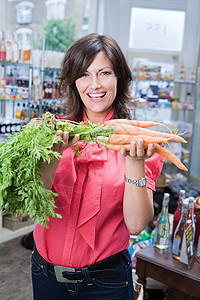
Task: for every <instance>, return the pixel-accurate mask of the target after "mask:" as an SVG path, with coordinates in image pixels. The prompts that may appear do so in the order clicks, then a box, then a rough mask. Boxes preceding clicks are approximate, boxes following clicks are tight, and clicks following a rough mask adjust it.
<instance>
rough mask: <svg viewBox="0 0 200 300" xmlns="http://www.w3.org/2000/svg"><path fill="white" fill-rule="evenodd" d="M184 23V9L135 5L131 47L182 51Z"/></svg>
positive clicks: (132, 11)
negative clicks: (164, 8) (138, 6)
mask: <svg viewBox="0 0 200 300" xmlns="http://www.w3.org/2000/svg"><path fill="white" fill-rule="evenodd" d="M184 24H185V12H184V11H176V10H161V9H149V8H135V7H133V8H132V9H131V22H130V32H129V48H133V49H146V50H162V51H170V52H181V51H182V44H183V36H184Z"/></svg>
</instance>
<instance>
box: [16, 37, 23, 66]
mask: <svg viewBox="0 0 200 300" xmlns="http://www.w3.org/2000/svg"><path fill="white" fill-rule="evenodd" d="M17 43H18V46H19V62H20V63H21V62H22V45H21V41H20V39H19V34H17Z"/></svg>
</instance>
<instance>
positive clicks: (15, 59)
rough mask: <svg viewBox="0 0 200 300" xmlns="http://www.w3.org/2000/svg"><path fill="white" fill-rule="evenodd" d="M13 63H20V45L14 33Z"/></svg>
mask: <svg viewBox="0 0 200 300" xmlns="http://www.w3.org/2000/svg"><path fill="white" fill-rule="evenodd" d="M12 62H14V63H18V62H19V44H18V42H17V40H16V38H15V35H14V33H13V34H12Z"/></svg>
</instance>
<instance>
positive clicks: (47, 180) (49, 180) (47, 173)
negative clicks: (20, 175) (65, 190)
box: [40, 130, 79, 189]
mask: <svg viewBox="0 0 200 300" xmlns="http://www.w3.org/2000/svg"><path fill="white" fill-rule="evenodd" d="M57 134H58V135H60V136H61V137H62V139H63V141H64V143H62V142H58V143H57V144H56V145H54V151H57V152H58V153H60V154H61V155H62V154H63V151H64V150H65V149H66V148H67V147H70V146H73V145H75V144H76V143H77V142H78V140H79V135H78V134H76V135H75V137H74V138H73V139H72V140H70V141H68V137H69V134H68V132H67V131H62V130H58V131H57ZM59 162H60V159H57V158H55V157H54V158H53V160H52V162H51V164H47V163H45V164H44V166H43V168H41V169H40V171H41V173H42V181H43V184H44V187H45V188H46V189H51V188H52V185H53V181H54V177H55V174H56V170H57V167H58V165H59Z"/></svg>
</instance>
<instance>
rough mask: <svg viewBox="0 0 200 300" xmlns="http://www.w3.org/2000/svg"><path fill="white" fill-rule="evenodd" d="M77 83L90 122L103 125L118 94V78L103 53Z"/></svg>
mask: <svg viewBox="0 0 200 300" xmlns="http://www.w3.org/2000/svg"><path fill="white" fill-rule="evenodd" d="M75 83H76V87H77V90H78V92H79V95H80V97H81V99H82V101H83V103H84V105H85V110H86V114H87V117H88V118H89V120H90V121H91V122H93V123H102V121H103V120H104V118H105V117H106V116H107V114H108V113H109V112H110V110H111V107H112V103H113V101H114V100H115V97H116V93H117V77H116V75H115V73H114V70H113V67H112V64H111V62H110V60H109V59H108V58H107V56H106V54H105V53H104V52H103V51H102V52H99V53H98V54H97V55H96V57H95V58H94V60H93V62H92V63H91V65H90V66H89V67H88V68H87V70H86V71H85V73H84V74H82V76H81V77H80V78H78V79H77V80H76V82H75Z"/></svg>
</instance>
